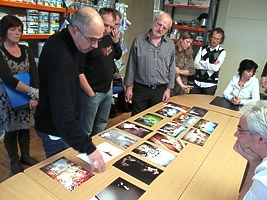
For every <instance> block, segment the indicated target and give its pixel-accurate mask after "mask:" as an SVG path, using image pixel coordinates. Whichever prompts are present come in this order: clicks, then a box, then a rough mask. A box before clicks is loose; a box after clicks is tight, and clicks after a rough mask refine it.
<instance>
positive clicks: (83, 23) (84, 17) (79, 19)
mask: <svg viewBox="0 0 267 200" xmlns="http://www.w3.org/2000/svg"><path fill="white" fill-rule="evenodd" d="M90 22H91V17H89V14H88V13H87V12H82V11H80V10H78V11H76V12H75V13H74V14H73V15H72V18H71V20H70V25H71V26H77V27H78V28H79V29H80V30H81V31H83V32H84V31H85V30H86V28H88V25H90Z"/></svg>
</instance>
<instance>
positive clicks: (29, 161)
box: [20, 156, 38, 166]
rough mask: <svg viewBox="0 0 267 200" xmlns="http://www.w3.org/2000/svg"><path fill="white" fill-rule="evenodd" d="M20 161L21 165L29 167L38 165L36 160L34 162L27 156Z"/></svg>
mask: <svg viewBox="0 0 267 200" xmlns="http://www.w3.org/2000/svg"><path fill="white" fill-rule="evenodd" d="M20 161H21V163H22V164H25V165H29V166H33V165H35V164H37V163H38V161H37V160H35V159H34V158H32V157H30V156H28V157H21V158H20Z"/></svg>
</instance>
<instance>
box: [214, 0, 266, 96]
mask: <svg viewBox="0 0 267 200" xmlns="http://www.w3.org/2000/svg"><path fill="white" fill-rule="evenodd" d="M223 8H226V9H223ZM266 8H267V1H266V0H254V1H251V0H229V1H227V0H226V1H225V0H221V6H220V14H219V18H218V23H217V25H218V26H221V27H222V28H223V29H224V30H225V35H226V39H225V42H224V44H223V45H222V46H223V47H224V48H225V49H226V52H227V56H226V60H225V62H224V64H223V66H222V69H221V71H220V78H219V86H218V90H217V92H216V95H218V96H221V95H222V92H223V90H224V89H225V87H226V86H227V84H228V83H229V81H230V79H231V77H232V76H233V75H234V74H236V73H237V68H238V66H239V63H240V61H241V60H243V59H246V58H247V59H252V60H254V61H255V62H256V63H257V64H258V65H259V69H258V72H257V73H256V76H257V77H258V78H260V75H261V72H262V69H263V66H264V64H265V62H266V61H267V12H266Z"/></svg>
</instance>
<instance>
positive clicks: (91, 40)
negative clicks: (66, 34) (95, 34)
mask: <svg viewBox="0 0 267 200" xmlns="http://www.w3.org/2000/svg"><path fill="white" fill-rule="evenodd" d="M75 27H76V28H77V30H78V31H79V32H80V33H81V34H82V36H83V37H84V38H85V39H86V40H87V42H89V43H92V42H99V41H100V40H101V38H100V39H95V38H94V39H90V38H88V37H86V36H85V35H84V34H83V32H82V31H81V30H80V29H79V27H78V26H75Z"/></svg>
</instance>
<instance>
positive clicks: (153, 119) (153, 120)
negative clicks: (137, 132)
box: [135, 113, 163, 127]
mask: <svg viewBox="0 0 267 200" xmlns="http://www.w3.org/2000/svg"><path fill="white" fill-rule="evenodd" d="M162 119H163V118H162V117H160V116H157V115H154V114H151V113H147V114H145V115H143V116H141V117H139V118H138V119H136V120H135V122H138V123H140V124H143V125H146V126H149V127H152V126H154V125H155V124H157V123H158V122H160V121H161V120H162Z"/></svg>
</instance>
